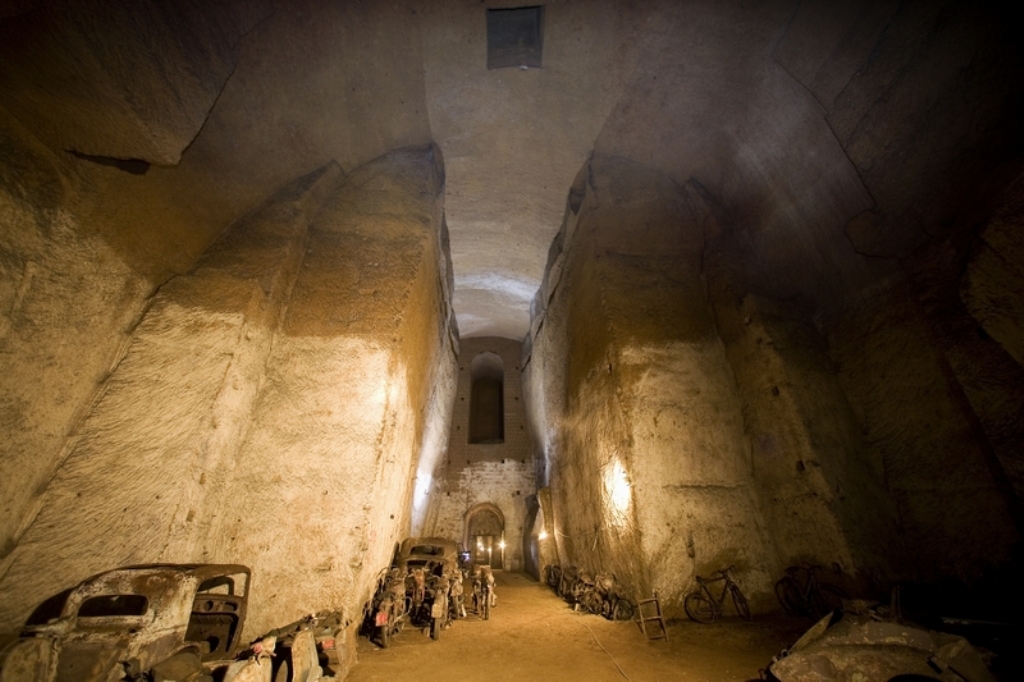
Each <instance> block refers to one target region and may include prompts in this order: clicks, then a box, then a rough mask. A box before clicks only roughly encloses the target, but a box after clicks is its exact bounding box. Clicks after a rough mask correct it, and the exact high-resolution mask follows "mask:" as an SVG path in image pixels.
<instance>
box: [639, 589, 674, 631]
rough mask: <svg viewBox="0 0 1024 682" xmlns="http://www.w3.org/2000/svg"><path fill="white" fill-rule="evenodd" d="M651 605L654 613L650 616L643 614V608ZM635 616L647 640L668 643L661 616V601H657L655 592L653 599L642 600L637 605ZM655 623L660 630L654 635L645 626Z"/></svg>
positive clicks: (663, 620)
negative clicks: (659, 640) (658, 640)
mask: <svg viewBox="0 0 1024 682" xmlns="http://www.w3.org/2000/svg"><path fill="white" fill-rule="evenodd" d="M651 604H653V605H654V612H653V614H652V615H647V614H645V613H644V607H645V606H647V607H650V605H651ZM637 614H638V619H639V621H640V629H641V630H642V631H643V633H644V637H646V638H647V639H649V640H654V639H664V640H665V641H666V642H667V641H668V628H667V627H666V626H665V618H664V616H662V615H661V601H659V600H658V593H657V592H655V593H654V598H653V599H642V600H641V601H640V602H639V603H637ZM655 622H656V623H657V624H658V628H659V630H660V633H659V634H654V633H652V632H649V631H648V630H647V624H648V623H655ZM652 629H653V628H652Z"/></svg>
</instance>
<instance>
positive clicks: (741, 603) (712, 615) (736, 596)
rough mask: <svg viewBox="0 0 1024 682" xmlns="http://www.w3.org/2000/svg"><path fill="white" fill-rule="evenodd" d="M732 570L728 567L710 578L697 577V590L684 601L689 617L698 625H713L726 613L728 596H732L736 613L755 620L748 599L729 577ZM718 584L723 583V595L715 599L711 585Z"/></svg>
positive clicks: (684, 607)
mask: <svg viewBox="0 0 1024 682" xmlns="http://www.w3.org/2000/svg"><path fill="white" fill-rule="evenodd" d="M732 568H733V567H732V566H726V567H725V568H723V569H722V570H720V571H718V572H716V573H713V574H712V577H710V578H701V577H700V576H697V583H698V587H697V589H696V590H694V591H693V592H691V593H690V594H688V595H686V599H684V600H683V609H685V610H686V615H687V616H689V617H690V618H691V619H692V620H695V621H697V622H698V623H713V622H715V620H717V619H718V617H719V616H720V615H722V614H723V613H725V597H726V595H731V596H732V603H733V606H734V607H735V608H736V613H737V614H739V616H740V617H741V618H743V619H744V620H751V619H752V618H753V616H752V615H751V613H750V605H749V604H748V603H747V598H746V597H744V596H743V592H741V591H740V586H739V585H737V584H736V583H735V582H734V581H733V579H732V577H731V576H730V575H729V572H730V571H731V570H732ZM717 582H723V583H724V585H723V586H722V593H721V594H720V595H719V596H718V597H715V595H714V593H712V591H711V588H710V587H709V585H712V584H714V583H717Z"/></svg>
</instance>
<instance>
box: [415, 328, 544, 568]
mask: <svg viewBox="0 0 1024 682" xmlns="http://www.w3.org/2000/svg"><path fill="white" fill-rule="evenodd" d="M459 346H460V348H459V376H458V388H457V390H456V396H455V408H454V410H453V411H452V426H451V434H450V437H449V440H448V455H447V466H446V473H445V476H444V479H443V480H442V481H441V482H440V484H441V485H440V486H439V488H440V489H439V490H438V491H437V494H439V495H440V503H439V505H438V507H439V508H438V512H437V516H436V517H435V521H434V528H433V531H432V534H436V535H441V536H444V537H451V538H454V539H456V540H457V541H459V542H466V540H467V539H466V538H465V515H466V513H467V512H468V511H469V510H470V509H471V508H473V507H474V506H476V505H478V504H483V503H490V504H493V505H495V506H497V507H498V508H499V509H500V510H501V512H502V515H503V516H504V517H505V544H506V550H505V568H506V569H509V570H522V568H523V551H522V535H523V519H524V517H525V515H526V497H527V496H528V495H532V494H533V493H534V492H536V480H535V476H534V457H533V443H532V441H531V439H530V435H529V432H528V431H527V429H526V413H525V410H524V409H523V402H522V386H521V382H520V354H521V351H522V348H521V344H520V343H519V342H518V341H513V340H511V339H500V338H490V337H486V338H471V339H462V340H461V341H460V342H459ZM486 352H491V353H495V354H496V355H498V356H500V357H501V359H502V362H503V363H504V413H505V415H504V416H505V439H504V442H502V443H486V444H471V443H469V406H470V398H471V396H470V390H471V386H472V379H473V377H472V373H471V369H470V367H471V364H472V362H473V358H475V357H476V356H477V355H479V354H480V353H486Z"/></svg>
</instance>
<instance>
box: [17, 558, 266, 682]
mask: <svg viewBox="0 0 1024 682" xmlns="http://www.w3.org/2000/svg"><path fill="white" fill-rule="evenodd" d="M249 582H250V572H249V569H248V568H246V567H245V566H241V565H234V564H196V565H150V566H133V567H127V568H118V569H114V570H112V571H107V572H105V573H100V574H99V575H95V576H93V577H91V578H88V579H86V580H84V581H82V582H81V583H79V584H78V585H77V586H75V587H72V588H71V589H68V590H64V591H63V592H60V593H59V594H56V595H54V596H53V597H50V598H49V599H47V600H46V601H44V602H43V603H42V604H40V605H39V606H38V607H37V608H36V609H35V611H34V612H33V613H32V614H31V615H30V616H29V618H28V621H27V622H26V623H25V626H24V628H23V629H22V632H21V637H20V638H19V639H17V640H15V641H14V642H12V643H10V644H8V645H7V646H6V647H5V648H4V650H3V651H2V652H0V680H2V682H14V681H18V682H21V681H23V680H24V681H27V680H32V681H34V682H35V681H47V682H51V681H55V682H83V681H84V680H98V681H106V680H124V679H129V680H135V679H167V680H171V679H173V680H206V679H210V678H209V671H210V670H212V669H213V668H215V667H217V662H223V665H225V666H226V665H227V663H228V662H230V660H231V658H232V657H233V656H234V655H235V653H236V649H238V644H239V642H238V638H239V636H240V635H241V631H242V625H243V623H244V621H245V612H246V606H247V599H248V592H249Z"/></svg>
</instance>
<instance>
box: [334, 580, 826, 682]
mask: <svg viewBox="0 0 1024 682" xmlns="http://www.w3.org/2000/svg"><path fill="white" fill-rule="evenodd" d="M495 577H496V579H497V588H496V594H497V596H498V605H497V607H496V608H494V609H493V610H492V612H491V618H490V619H489V620H487V621H484V620H480V619H478V618H477V617H476V616H475V615H473V613H472V612H470V614H469V617H468V618H465V619H462V620H459V621H457V622H455V623H454V624H453V626H452V627H451V628H449V629H448V630H445V631H444V633H443V634H442V635H441V639H440V640H439V641H437V642H434V641H432V640H431V639H430V637H429V636H428V635H427V634H425V632H421V631H420V630H418V629H416V628H409V627H407V628H405V629H403V630H402V632H400V633H399V634H398V635H397V636H396V637H395V638H394V639H393V640H392V642H391V646H390V647H389V648H387V649H381V648H379V647H377V646H376V645H375V644H373V643H371V642H370V641H368V640H367V639H366V638H360V640H359V643H358V649H357V650H358V657H359V659H358V663H357V664H356V665H355V666H354V667H353V669H352V671H351V673H350V674H349V676H348V677H347V678H346V679H347V680H349V681H354V682H371V681H375V680H389V681H392V680H445V681H447V682H452V681H454V680H488V681H492V682H500V681H503V680H509V681H511V680H516V681H517V682H522V681H524V680H587V682H603V681H604V680H608V681H612V680H618V681H621V680H633V682H639V681H640V680H695V681H698V680H699V681H701V682H705V681H706V682H718V681H719V680H721V681H722V682H725V681H729V682H736V680H756V679H758V669H759V668H763V667H765V666H766V665H767V664H768V662H769V661H771V657H772V656H773V655H774V654H776V653H778V652H779V651H780V650H781V649H783V648H785V647H787V646H789V645H790V644H792V643H793V642H794V641H795V640H796V638H797V637H799V636H800V634H801V633H802V632H803V631H804V630H805V629H806V628H807V627H808V626H809V622H808V621H803V620H799V619H791V618H787V617H785V616H782V615H770V616H758V617H755V618H754V621H753V622H749V623H748V622H746V621H742V620H740V619H738V618H726V619H724V620H721V621H719V622H717V623H714V624H712V625H699V624H697V623H693V622H690V621H678V622H670V623H669V641H668V642H667V643H666V642H665V641H664V640H659V641H652V642H648V641H646V640H645V638H644V636H643V633H641V632H640V629H639V627H638V626H637V624H636V623H634V622H613V621H608V620H605V619H604V618H601V617H599V616H594V615H588V614H578V613H574V612H573V610H572V609H571V608H570V607H569V606H568V605H567V604H566V603H565V602H564V601H562V600H561V599H559V598H558V597H557V596H555V594H554V593H553V592H552V591H551V589H550V588H548V587H547V586H546V585H544V584H543V583H538V582H536V581H534V580H533V579H532V578H530V577H528V576H526V575H524V574H521V573H504V572H500V571H499V572H497V573H496V574H495Z"/></svg>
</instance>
